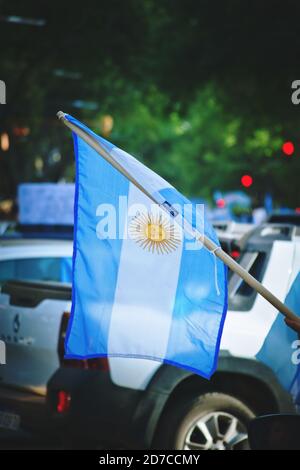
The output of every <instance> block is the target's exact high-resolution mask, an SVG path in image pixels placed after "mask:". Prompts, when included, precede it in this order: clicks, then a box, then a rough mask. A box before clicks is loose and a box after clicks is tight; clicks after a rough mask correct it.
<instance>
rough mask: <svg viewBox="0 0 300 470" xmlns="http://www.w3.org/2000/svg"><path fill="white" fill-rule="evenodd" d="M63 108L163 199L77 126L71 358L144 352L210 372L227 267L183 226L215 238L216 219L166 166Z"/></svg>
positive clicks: (68, 354)
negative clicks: (158, 167) (162, 169)
mask: <svg viewBox="0 0 300 470" xmlns="http://www.w3.org/2000/svg"><path fill="white" fill-rule="evenodd" d="M65 118H66V119H67V120H68V121H69V122H71V123H73V124H75V125H77V126H78V127H80V128H81V129H82V130H84V131H85V132H86V133H88V134H89V135H90V136H92V137H93V138H94V139H96V140H97V141H98V142H99V143H100V144H101V145H102V147H104V148H105V150H106V152H108V153H109V155H110V157H111V158H112V159H113V160H114V161H115V162H116V163H118V164H119V165H121V166H122V168H124V169H125V170H126V172H127V174H129V175H131V177H132V178H134V180H135V181H137V182H138V183H139V184H140V187H143V188H145V189H146V190H147V192H148V194H151V196H152V197H153V198H154V199H155V201H158V204H154V203H153V200H151V199H150V198H149V197H148V196H146V195H145V194H144V193H143V192H142V191H141V190H140V189H138V187H137V186H136V185H134V184H133V183H131V182H130V180H129V179H128V178H127V177H125V176H123V174H122V173H120V172H119V171H118V170H116V169H115V168H114V167H113V166H112V165H111V164H110V163H108V162H107V161H106V160H105V159H104V158H102V157H101V156H100V155H99V154H98V153H97V152H96V151H95V150H94V149H93V148H91V147H90V146H89V145H88V144H87V143H86V142H85V141H84V140H83V139H82V138H80V137H79V136H77V134H75V133H73V138H74V146H75V156H76V195H75V227H74V232H75V234H74V253H73V298H72V312H71V320H70V322H69V328H68V332H67V337H66V358H72V359H74V358H80V359H82V358H93V357H100V356H117V357H127V358H129V357H132V358H143V359H149V360H155V361H160V362H164V363H168V364H172V365H175V366H178V367H182V368H186V369H190V370H192V371H194V372H196V373H198V374H200V375H202V376H203V377H206V378H209V377H210V376H211V375H212V374H213V372H214V371H215V369H216V366H217V358H218V352H219V345H220V340H221V335H222V329H223V324H224V320H225V315H226V310H227V281H226V268H225V265H224V264H223V263H222V262H221V261H220V260H219V259H218V258H217V257H216V256H215V254H214V253H212V252H209V251H208V250H207V249H206V248H204V247H203V246H202V244H201V242H199V241H196V240H195V238H194V237H192V238H191V236H190V234H189V233H187V232H188V231H187V230H186V227H189V229H191V228H192V230H193V228H194V229H195V228H197V229H198V230H199V231H201V233H205V235H206V236H207V237H209V238H210V239H212V240H213V241H214V242H215V243H216V244H218V240H217V237H216V235H215V233H214V231H213V228H212V227H211V225H210V224H209V223H208V222H207V221H206V219H205V214H204V213H202V212H201V210H199V208H197V207H196V206H195V205H192V204H191V203H190V201H189V200H188V199H186V198H185V197H184V196H182V195H181V194H180V193H179V192H178V191H176V189H174V188H173V187H172V186H171V185H170V184H169V183H167V182H166V181H165V180H164V179H162V178H161V177H160V176H158V175H157V174H155V173H154V172H153V171H151V170H150V169H149V168H147V167H146V166H144V165H143V164H142V163H140V162H139V161H138V160H136V159H135V158H134V157H132V156H131V155H129V154H128V153H126V152H124V151H123V150H120V149H119V148H117V147H115V146H114V145H113V144H111V143H109V142H108V141H106V140H104V139H102V138H101V137H99V136H97V135H96V134H94V133H93V132H92V131H91V130H90V129H88V128H87V127H86V126H84V125H83V124H82V123H80V122H79V121H77V120H76V119H74V118H73V117H71V116H70V115H65ZM178 221H179V223H178ZM180 221H181V222H182V223H180ZM189 231H190V230H189Z"/></svg>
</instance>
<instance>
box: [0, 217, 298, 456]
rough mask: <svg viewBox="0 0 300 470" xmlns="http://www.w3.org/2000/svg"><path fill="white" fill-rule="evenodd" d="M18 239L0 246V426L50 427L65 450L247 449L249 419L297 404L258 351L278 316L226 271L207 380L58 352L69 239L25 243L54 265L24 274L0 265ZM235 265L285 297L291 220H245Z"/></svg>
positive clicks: (151, 365) (294, 242)
mask: <svg viewBox="0 0 300 470" xmlns="http://www.w3.org/2000/svg"><path fill="white" fill-rule="evenodd" d="M18 243H19V245H18ZM23 243H25V241H24V240H22V241H19V242H17V241H7V242H6V245H5V242H1V245H0V246H1V250H0V283H2V292H1V296H0V308H1V310H2V312H1V314H0V338H2V339H3V341H4V342H5V344H6V345H7V364H6V365H4V366H3V365H0V411H1V413H2V414H1V413H0V426H1V422H2V426H3V423H6V424H5V425H6V427H9V425H10V426H11V428H14V427H16V426H17V425H21V426H22V427H23V428H26V429H31V430H35V431H39V432H41V431H42V430H43V431H45V432H54V433H55V434H56V435H60V436H61V439H62V441H63V442H64V445H71V446H72V447H82V446H87V447H97V446H99V445H100V446H101V445H102V446H103V445H106V446H110V447H113V446H114V447H119V448H120V447H121V448H124V447H131V448H147V449H149V448H160V449H194V450H196V449H212V450H221V449H230V450H231V449H232V450H235V449H245V448H248V442H247V425H248V423H249V420H251V419H252V418H253V417H254V416H257V415H260V414H266V413H272V412H295V410H296V406H297V402H298V400H299V397H297V396H296V395H295V394H294V395H293V394H292V393H290V391H288V390H286V389H285V387H284V385H283V383H282V380H281V377H280V376H279V375H276V374H275V373H274V371H273V370H271V368H269V367H268V366H267V365H266V364H265V363H263V362H262V361H261V360H260V356H259V352H260V351H261V348H262V346H263V344H264V340H265V338H266V337H267V335H268V333H269V331H270V329H271V328H272V325H273V324H274V322H275V321H276V319H277V317H278V315H279V314H278V312H277V311H276V310H275V309H274V308H273V307H272V306H271V305H269V304H268V303H267V302H266V301H265V300H264V299H263V298H261V297H260V296H259V295H257V294H256V292H254V291H253V290H252V289H251V288H250V287H248V286H247V285H245V283H244V282H243V281H242V280H241V279H240V278H238V277H237V276H236V275H234V274H233V275H231V276H230V278H229V311H228V314H227V319H226V322H225V328H224V333H223V338H222V343H221V353H220V357H219V363H218V369H217V371H216V373H215V374H214V376H213V377H212V379H211V380H210V381H207V380H205V379H203V378H201V377H200V376H197V375H195V374H193V373H191V372H189V371H187V370H184V369H180V368H176V367H173V366H170V365H166V364H160V363H158V362H154V361H150V360H143V359H132V358H128V359H127V358H115V357H114V358H112V357H109V358H95V359H87V360H65V359H64V338H65V334H66V329H67V325H68V320H69V315H70V314H69V312H70V306H71V285H70V284H62V282H64V281H66V277H65V275H62V273H64V272H65V271H66V269H65V267H64V264H67V265H68V263H69V261H70V256H71V251H72V242H71V241H61V240H60V241H58V240H56V241H50V240H47V241H45V240H44V241H41V240H40V241H37V240H35V241H34V242H33V241H31V244H30V243H28V245H27V248H28V250H26V256H27V257H28V259H31V260H32V259H35V260H37V259H42V260H43V261H42V264H43V263H44V259H47V260H49V259H53V258H54V259H55V261H56V264H57V262H58V264H59V268H57V267H56V268H54V267H53V268H52V270H51V273H52V275H50V274H49V272H50V271H49V270H48V269H47V270H45V273H46V271H47V274H45V276H43V275H42V273H43V270H39V269H38V268H37V267H35V266H34V265H32V266H31V268H30V270H29V276H25V280H24V274H26V273H23V271H22V270H21V271H22V272H21V271H18V270H17V271H13V272H10V271H9V273H8V272H7V273H6V272H5V269H3V268H2V267H1V265H2V263H3V262H4V263H5V261H7V260H12V257H13V258H14V259H22V256H24V253H25V250H24V246H22V245H23ZM43 244H44V246H42V245H43ZM17 247H19V254H18V256H16V248H17ZM5 249H6V255H4V254H5ZM31 249H32V250H33V251H32V252H31V251H30V250H31ZM35 250H36V251H35ZM51 250H52V251H51ZM34 253H35V256H34ZM66 260H69V261H66ZM239 262H240V263H241V264H242V265H243V266H244V267H245V268H246V269H248V271H249V272H250V273H251V274H253V275H254V276H255V277H256V278H257V279H259V280H260V281H262V282H263V283H264V285H266V287H268V288H269V289H270V290H272V292H273V293H274V294H275V295H277V296H278V297H279V298H280V299H281V300H283V301H284V299H285V297H286V295H287V293H288V291H289V288H290V286H291V285H292V283H293V282H294V280H295V278H296V276H297V274H298V273H299V269H300V232H299V228H298V227H295V226H294V225H285V224H265V225H262V226H260V227H257V228H255V229H254V230H253V231H251V232H250V233H249V234H248V236H247V240H245V238H244V239H243V248H242V252H241V254H240V257H239ZM32 273H34V275H35V276H34V277H35V279H32ZM1 279H2V281H1ZM9 279H14V280H9ZM276 354H280V351H277V350H275V351H274V355H276ZM1 416H2V418H1ZM7 423H10V424H7ZM16 423H17V424H16Z"/></svg>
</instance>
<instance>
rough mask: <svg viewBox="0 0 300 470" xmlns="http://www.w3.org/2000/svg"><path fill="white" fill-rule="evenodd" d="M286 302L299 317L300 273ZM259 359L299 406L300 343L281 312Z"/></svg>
mask: <svg viewBox="0 0 300 470" xmlns="http://www.w3.org/2000/svg"><path fill="white" fill-rule="evenodd" d="M284 303H285V305H287V307H289V308H290V309H291V311H292V312H294V313H295V314H296V315H298V316H299V317H300V272H299V273H298V274H297V275H296V277H295V279H294V280H293V282H292V285H291V287H290V290H289V292H288V294H287V297H286V299H285V301H284ZM256 357H257V359H258V360H260V361H262V362H264V363H265V364H267V365H268V366H269V367H270V368H271V369H272V370H273V371H274V372H275V374H276V376H277V377H278V379H279V381H280V383H281V385H282V386H283V387H284V388H285V389H286V390H288V391H289V392H290V393H291V395H292V396H293V399H294V402H295V403H296V404H297V405H298V406H300V341H299V338H298V335H297V333H296V332H295V331H293V330H292V329H291V328H288V327H287V326H286V324H285V323H284V318H283V317H282V315H281V314H280V313H279V312H278V314H277V317H276V319H275V321H274V323H273V325H272V327H271V329H270V331H269V333H268V335H267V337H266V339H265V341H264V344H263V346H262V348H261V349H260V351H259V352H258V354H257V356H256Z"/></svg>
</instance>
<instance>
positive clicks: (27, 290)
mask: <svg viewBox="0 0 300 470" xmlns="http://www.w3.org/2000/svg"><path fill="white" fill-rule="evenodd" d="M70 301H71V286H70V284H60V283H47V282H28V281H8V282H7V283H6V284H4V285H3V287H2V291H1V294H0V339H1V340H2V341H4V342H5V345H6V364H5V365H1V367H0V384H4V385H8V386H14V387H18V388H22V389H27V390H31V391H34V392H36V393H39V394H41V395H44V394H45V393H46V384H47V382H48V380H49V379H50V377H51V375H52V374H53V373H54V372H55V370H56V369H57V368H58V366H59V358H58V339H59V338H58V337H59V331H60V325H61V319H62V314H63V312H64V311H66V310H69V309H70Z"/></svg>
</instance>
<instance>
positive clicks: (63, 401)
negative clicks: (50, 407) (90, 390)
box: [56, 390, 71, 413]
mask: <svg viewBox="0 0 300 470" xmlns="http://www.w3.org/2000/svg"><path fill="white" fill-rule="evenodd" d="M70 403H71V395H70V394H69V393H68V392H65V391H64V390H60V391H59V392H58V394H57V403H56V411H57V413H66V412H67V411H68V410H69V408H70Z"/></svg>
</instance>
